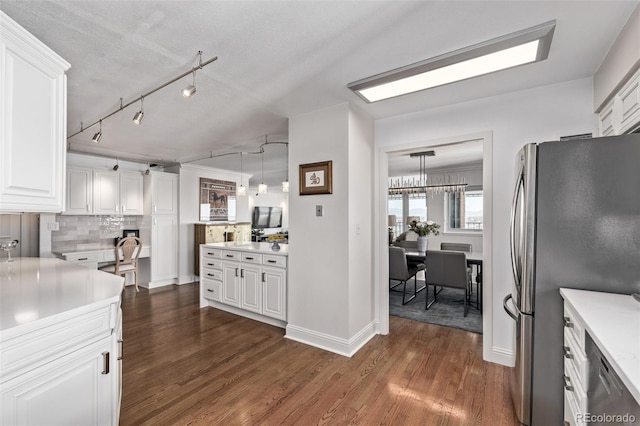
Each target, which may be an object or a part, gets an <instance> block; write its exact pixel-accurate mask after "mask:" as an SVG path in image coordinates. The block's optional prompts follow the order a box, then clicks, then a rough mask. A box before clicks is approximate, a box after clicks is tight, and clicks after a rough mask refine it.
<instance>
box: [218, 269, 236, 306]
mask: <svg viewBox="0 0 640 426" xmlns="http://www.w3.org/2000/svg"><path fill="white" fill-rule="evenodd" d="M222 303H224V304H227V305H231V306H237V307H239V306H240V262H228V261H225V262H222Z"/></svg>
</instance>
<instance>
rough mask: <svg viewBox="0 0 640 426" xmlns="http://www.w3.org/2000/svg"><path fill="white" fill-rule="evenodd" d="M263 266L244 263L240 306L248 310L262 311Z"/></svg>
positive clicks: (241, 276) (241, 274)
mask: <svg viewBox="0 0 640 426" xmlns="http://www.w3.org/2000/svg"><path fill="white" fill-rule="evenodd" d="M261 273H262V268H260V265H251V264H246V263H242V269H241V273H240V278H241V280H240V283H241V284H240V298H241V299H240V307H241V308H242V309H245V310H247V311H252V312H257V313H261V312H262V277H261Z"/></svg>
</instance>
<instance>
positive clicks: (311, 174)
mask: <svg viewBox="0 0 640 426" xmlns="http://www.w3.org/2000/svg"><path fill="white" fill-rule="evenodd" d="M331 166H332V162H331V161H321V162H319V163H309V164H301V165H300V195H314V194H331V193H332V192H333V187H332V179H331Z"/></svg>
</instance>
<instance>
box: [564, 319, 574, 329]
mask: <svg viewBox="0 0 640 426" xmlns="http://www.w3.org/2000/svg"><path fill="white" fill-rule="evenodd" d="M564 326H565V327H567V328H573V323H572V322H571V318H569V317H564Z"/></svg>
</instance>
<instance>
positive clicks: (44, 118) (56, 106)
mask: <svg viewBox="0 0 640 426" xmlns="http://www.w3.org/2000/svg"><path fill="white" fill-rule="evenodd" d="M67 69H69V64H68V63H67V62H66V61H65V60H64V59H62V58H60V57H59V56H58V55H57V54H55V53H54V52H53V51H52V50H51V49H49V48H48V47H47V46H45V45H44V44H43V43H42V42H40V41H39V40H38V39H36V38H35V37H33V36H32V35H31V34H29V33H28V32H27V31H26V30H25V29H24V28H22V27H21V26H20V25H18V24H17V23H16V22H15V21H13V20H12V19H11V18H9V17H8V16H7V15H5V14H4V13H3V12H2V11H0V122H2V125H0V211H5V212H12V211H14V212H15V211H17V212H60V211H62V210H63V207H64V179H65V165H66V125H67V117H66V109H67V105H66V103H67V99H66V93H67V80H66V75H65V71H66V70H67Z"/></svg>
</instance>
